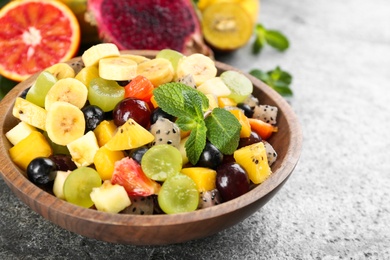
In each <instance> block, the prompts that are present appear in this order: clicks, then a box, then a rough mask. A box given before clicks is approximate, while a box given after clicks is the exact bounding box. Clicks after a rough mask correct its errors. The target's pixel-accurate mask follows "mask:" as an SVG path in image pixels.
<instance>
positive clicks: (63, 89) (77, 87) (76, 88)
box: [45, 78, 88, 110]
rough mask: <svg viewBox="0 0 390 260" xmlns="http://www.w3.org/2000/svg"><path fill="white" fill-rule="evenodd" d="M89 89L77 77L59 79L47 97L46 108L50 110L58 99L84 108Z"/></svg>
mask: <svg viewBox="0 0 390 260" xmlns="http://www.w3.org/2000/svg"><path fill="white" fill-rule="evenodd" d="M87 97H88V89H87V87H86V86H85V85H84V84H83V83H81V82H80V81H79V80H77V79H75V78H65V79H60V80H58V81H57V82H56V83H55V84H54V85H53V86H52V87H51V89H50V90H49V91H48V92H47V94H46V97H45V109H46V110H50V107H51V105H52V104H53V103H54V102H57V101H63V102H68V103H70V104H72V105H74V106H76V107H78V108H82V107H83V106H84V105H85V103H86V102H87Z"/></svg>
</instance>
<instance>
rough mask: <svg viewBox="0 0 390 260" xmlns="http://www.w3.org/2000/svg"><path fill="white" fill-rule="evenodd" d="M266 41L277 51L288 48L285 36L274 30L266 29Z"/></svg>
mask: <svg viewBox="0 0 390 260" xmlns="http://www.w3.org/2000/svg"><path fill="white" fill-rule="evenodd" d="M265 39H266V41H267V43H268V44H269V45H270V46H272V47H274V48H275V49H277V50H279V51H285V50H286V49H288V47H289V45H290V43H289V41H288V39H287V37H286V36H284V35H283V34H282V33H281V32H279V31H275V30H268V31H267V32H266V34H265Z"/></svg>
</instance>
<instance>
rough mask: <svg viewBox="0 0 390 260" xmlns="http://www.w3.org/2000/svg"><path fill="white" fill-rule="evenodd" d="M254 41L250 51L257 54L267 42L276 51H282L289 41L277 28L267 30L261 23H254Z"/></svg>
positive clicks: (286, 47) (288, 44)
mask: <svg viewBox="0 0 390 260" xmlns="http://www.w3.org/2000/svg"><path fill="white" fill-rule="evenodd" d="M254 33H255V41H254V43H253V46H252V52H253V53H254V54H258V53H260V52H261V50H262V49H263V47H264V46H265V45H266V44H268V45H270V46H271V47H273V48H275V49H277V50H278V51H284V50H286V49H288V48H289V46H290V43H289V41H288V39H287V37H286V36H285V35H284V34H283V33H281V32H280V31H277V30H268V29H266V28H265V27H264V26H263V25H262V24H256V27H255V31H254Z"/></svg>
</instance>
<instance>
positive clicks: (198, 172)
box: [180, 167, 217, 192]
mask: <svg viewBox="0 0 390 260" xmlns="http://www.w3.org/2000/svg"><path fill="white" fill-rule="evenodd" d="M180 172H181V173H183V174H185V175H187V176H188V177H190V178H191V179H192V180H193V181H194V182H195V183H196V186H197V188H198V191H199V192H203V191H209V190H213V189H215V188H216V186H215V180H216V178H217V172H216V171H215V170H213V169H209V168H205V167H188V168H183V169H181V171H180Z"/></svg>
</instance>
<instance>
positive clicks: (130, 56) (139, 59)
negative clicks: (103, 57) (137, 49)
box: [121, 54, 150, 64]
mask: <svg viewBox="0 0 390 260" xmlns="http://www.w3.org/2000/svg"><path fill="white" fill-rule="evenodd" d="M121 57H123V58H128V59H131V60H133V61H135V62H137V64H140V63H142V62H144V61H148V60H150V59H149V58H146V57H144V56H141V55H135V54H121Z"/></svg>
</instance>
